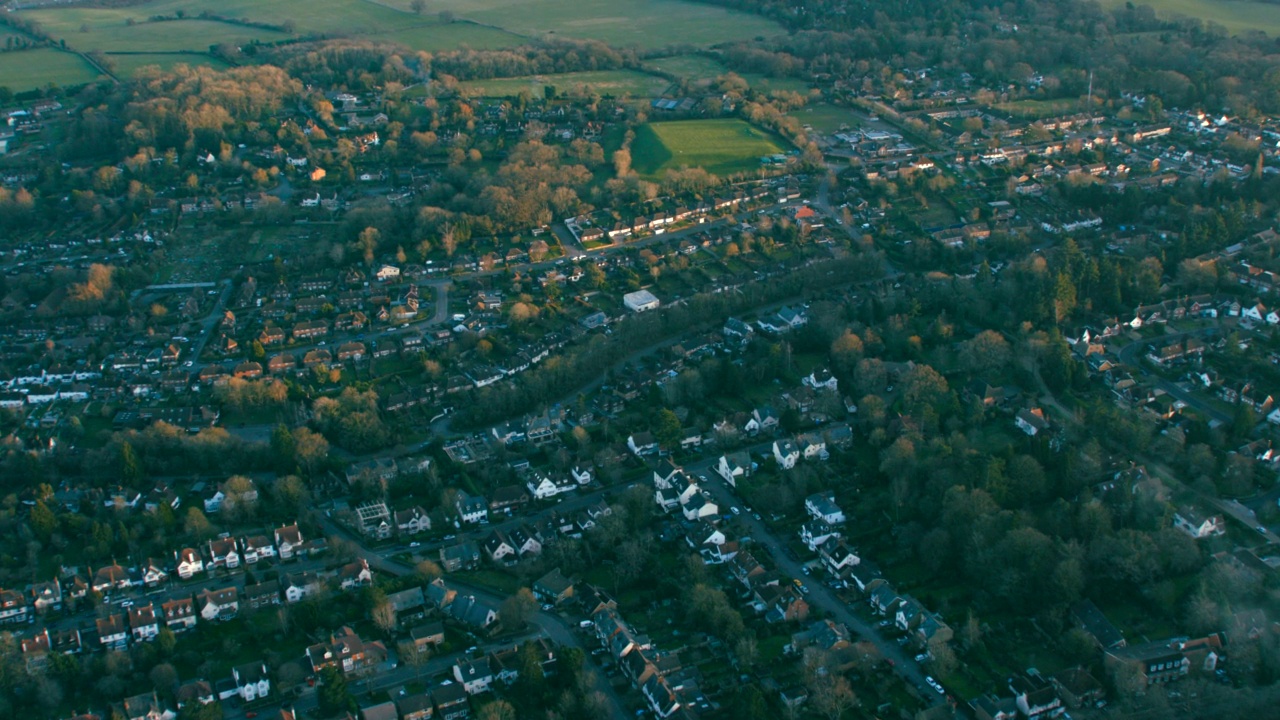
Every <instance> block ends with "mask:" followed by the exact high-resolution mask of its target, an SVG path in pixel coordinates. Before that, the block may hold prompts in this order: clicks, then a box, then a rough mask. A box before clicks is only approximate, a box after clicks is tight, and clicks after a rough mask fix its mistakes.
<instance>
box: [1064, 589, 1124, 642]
mask: <svg viewBox="0 0 1280 720" xmlns="http://www.w3.org/2000/svg"><path fill="white" fill-rule="evenodd" d="M1071 614H1072V616H1073V617H1075V619H1076V622H1078V623H1080V625H1081V627H1083V628H1084V630H1085V632H1087V633H1089V634H1090V635H1092V636H1093V639H1094V640H1095V641H1097V643H1098V644H1099V645H1101V646H1102V648H1103V649H1104V650H1109V649H1111V648H1117V647H1123V646H1124V644H1125V640H1124V635H1123V634H1122V633H1121V632H1120V630H1119V629H1117V628H1116V626H1115V625H1112V624H1111V621H1110V620H1108V619H1107V616H1106V615H1103V614H1102V611H1101V610H1099V609H1098V606H1097V605H1094V604H1093V601H1092V600H1084V601H1082V602H1081V603H1080V604H1078V605H1076V606H1075V607H1074V608H1072V610H1071Z"/></svg>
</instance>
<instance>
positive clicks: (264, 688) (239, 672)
mask: <svg viewBox="0 0 1280 720" xmlns="http://www.w3.org/2000/svg"><path fill="white" fill-rule="evenodd" d="M231 678H232V680H233V681H235V684H236V694H237V695H239V696H240V699H241V700H243V701H245V702H247V703H248V702H253V701H255V700H261V699H263V698H265V697H267V696H268V695H270V694H271V677H270V676H269V675H268V674H267V664H266V663H264V662H261V661H259V662H252V663H248V664H246V665H240V666H239V667H233V668H231Z"/></svg>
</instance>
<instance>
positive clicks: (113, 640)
mask: <svg viewBox="0 0 1280 720" xmlns="http://www.w3.org/2000/svg"><path fill="white" fill-rule="evenodd" d="M96 625H97V628H98V642H100V643H102V647H103V648H105V649H107V650H123V649H124V648H125V646H126V645H128V644H129V627H128V625H126V624H125V618H124V615H119V614H116V615H108V616H107V617H105V618H98V619H97V621H96Z"/></svg>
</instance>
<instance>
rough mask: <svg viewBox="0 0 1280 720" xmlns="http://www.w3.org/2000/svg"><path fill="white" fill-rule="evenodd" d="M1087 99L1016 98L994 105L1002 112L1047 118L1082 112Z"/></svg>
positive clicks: (1025, 116) (1019, 115)
mask: <svg viewBox="0 0 1280 720" xmlns="http://www.w3.org/2000/svg"><path fill="white" fill-rule="evenodd" d="M1084 106H1085V101H1084V100H1081V99H1077V98H1058V99H1056V100H1015V101H1013V102H1007V103H998V104H996V105H994V106H993V107H994V108H995V109H996V110H1000V111H1001V112H1007V113H1009V114H1010V115H1016V116H1018V117H1024V118H1047V117H1057V116H1058V115H1067V114H1069V113H1073V112H1081V111H1082V110H1083V108H1084Z"/></svg>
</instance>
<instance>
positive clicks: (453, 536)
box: [444, 535, 458, 540]
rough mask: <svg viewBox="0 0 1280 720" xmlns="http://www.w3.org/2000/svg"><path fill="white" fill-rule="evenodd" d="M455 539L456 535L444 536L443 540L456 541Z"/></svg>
mask: <svg viewBox="0 0 1280 720" xmlns="http://www.w3.org/2000/svg"><path fill="white" fill-rule="evenodd" d="M457 537H458V536H457V535H445V536H444V539H445V540H456V539H457Z"/></svg>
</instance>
